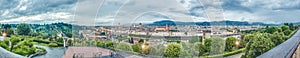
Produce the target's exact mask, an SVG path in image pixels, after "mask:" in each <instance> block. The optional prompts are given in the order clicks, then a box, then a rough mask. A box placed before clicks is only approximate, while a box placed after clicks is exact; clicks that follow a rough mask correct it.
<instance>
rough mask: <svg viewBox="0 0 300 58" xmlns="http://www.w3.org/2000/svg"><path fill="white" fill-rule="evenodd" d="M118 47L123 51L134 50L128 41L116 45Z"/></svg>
mask: <svg viewBox="0 0 300 58" xmlns="http://www.w3.org/2000/svg"><path fill="white" fill-rule="evenodd" d="M116 49H119V50H122V51H129V52H131V51H132V48H131V47H130V45H129V44H128V43H125V42H121V43H119V44H118V45H117V46H116Z"/></svg>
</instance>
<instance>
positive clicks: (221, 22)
mask: <svg viewBox="0 0 300 58" xmlns="http://www.w3.org/2000/svg"><path fill="white" fill-rule="evenodd" d="M166 24H168V25H169V26H176V25H198V26H209V25H232V26H254V25H255V26H257V25H261V26H278V25H279V24H265V23H262V22H253V23H249V22H246V21H244V22H242V21H228V20H226V21H213V22H175V21H171V20H162V21H156V22H153V23H150V24H146V25H147V26H165V25H166Z"/></svg>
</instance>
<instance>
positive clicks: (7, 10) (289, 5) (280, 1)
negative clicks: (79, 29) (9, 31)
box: [0, 0, 300, 25]
mask: <svg viewBox="0 0 300 58" xmlns="http://www.w3.org/2000/svg"><path fill="white" fill-rule="evenodd" d="M299 15H300V0H0V23H32V24H44V23H54V22H65V23H70V24H79V25H116V24H119V23H120V24H131V23H139V22H142V23H151V22H154V21H160V20H173V21H181V22H204V21H223V20H231V21H247V22H263V23H272V24H280V23H292V22H300V16H299Z"/></svg>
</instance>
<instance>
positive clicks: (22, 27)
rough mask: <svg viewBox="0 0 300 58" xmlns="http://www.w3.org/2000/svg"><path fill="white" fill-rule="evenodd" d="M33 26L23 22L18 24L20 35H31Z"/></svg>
mask: <svg viewBox="0 0 300 58" xmlns="http://www.w3.org/2000/svg"><path fill="white" fill-rule="evenodd" d="M30 32H31V26H30V25H29V24H25V23H21V24H19V25H18V26H17V33H18V35H29V33H30Z"/></svg>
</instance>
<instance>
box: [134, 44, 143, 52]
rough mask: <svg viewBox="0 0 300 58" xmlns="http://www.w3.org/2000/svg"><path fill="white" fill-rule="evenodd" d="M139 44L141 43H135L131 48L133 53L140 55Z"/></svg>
mask: <svg viewBox="0 0 300 58" xmlns="http://www.w3.org/2000/svg"><path fill="white" fill-rule="evenodd" d="M141 44H142V43H137V44H134V45H132V46H131V48H132V50H133V52H137V53H142V48H141Z"/></svg>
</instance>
